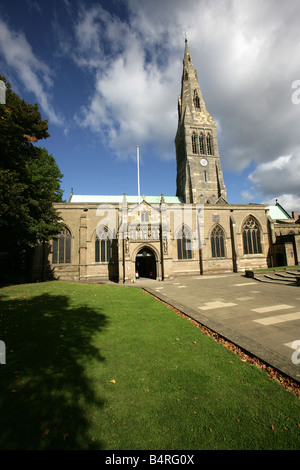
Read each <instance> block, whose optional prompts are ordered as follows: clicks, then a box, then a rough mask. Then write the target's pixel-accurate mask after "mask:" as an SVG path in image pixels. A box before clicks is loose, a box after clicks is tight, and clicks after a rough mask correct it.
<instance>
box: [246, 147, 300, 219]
mask: <svg viewBox="0 0 300 470" xmlns="http://www.w3.org/2000/svg"><path fill="white" fill-rule="evenodd" d="M299 175H300V152H298V153H295V154H292V155H285V156H280V157H278V158H276V159H275V160H273V161H270V162H267V163H260V164H259V165H257V168H256V169H255V170H254V171H253V172H252V173H251V174H250V175H249V180H250V181H251V183H252V184H253V186H254V188H255V189H256V190H257V191H258V192H259V193H260V194H261V196H262V197H263V199H264V200H265V201H270V200H272V201H273V203H274V200H275V199H278V200H279V202H280V204H281V205H283V207H285V208H286V209H287V210H289V211H294V210H299V209H300V184H299Z"/></svg>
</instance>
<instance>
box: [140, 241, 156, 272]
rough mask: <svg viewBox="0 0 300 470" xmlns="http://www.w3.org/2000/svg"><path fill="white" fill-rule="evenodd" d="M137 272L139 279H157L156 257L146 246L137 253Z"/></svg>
mask: <svg viewBox="0 0 300 470" xmlns="http://www.w3.org/2000/svg"><path fill="white" fill-rule="evenodd" d="M135 272H136V273H138V274H139V277H145V278H148V279H156V277H157V269H156V257H155V253H154V251H152V250H151V248H148V247H146V246H145V247H144V248H142V249H141V250H140V251H139V252H138V253H137V255H136V258H135Z"/></svg>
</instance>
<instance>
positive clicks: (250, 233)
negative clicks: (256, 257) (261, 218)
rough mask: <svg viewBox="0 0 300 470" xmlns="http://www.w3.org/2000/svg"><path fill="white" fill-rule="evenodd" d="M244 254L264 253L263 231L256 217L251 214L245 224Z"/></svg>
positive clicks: (243, 231)
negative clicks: (262, 245) (262, 246)
mask: <svg viewBox="0 0 300 470" xmlns="http://www.w3.org/2000/svg"><path fill="white" fill-rule="evenodd" d="M242 233H243V244H244V254H245V255H253V254H257V253H262V249H261V233H260V228H259V226H258V223H257V222H256V220H255V219H254V217H252V216H249V217H248V218H247V220H246V221H245V223H244V225H243V230H242Z"/></svg>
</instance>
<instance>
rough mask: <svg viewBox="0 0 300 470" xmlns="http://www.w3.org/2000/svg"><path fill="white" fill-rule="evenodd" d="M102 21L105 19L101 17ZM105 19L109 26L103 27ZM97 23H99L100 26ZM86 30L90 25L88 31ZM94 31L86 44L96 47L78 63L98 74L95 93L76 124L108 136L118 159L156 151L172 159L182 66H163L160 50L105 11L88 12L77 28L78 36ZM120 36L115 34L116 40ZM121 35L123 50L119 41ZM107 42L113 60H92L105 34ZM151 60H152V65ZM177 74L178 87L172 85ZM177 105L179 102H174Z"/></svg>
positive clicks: (106, 57) (79, 114)
mask: <svg viewBox="0 0 300 470" xmlns="http://www.w3.org/2000/svg"><path fill="white" fill-rule="evenodd" d="M101 15H103V17H102V16H101ZM104 19H105V21H103V20H104ZM96 20H97V21H96ZM88 25H91V27H90V26H88ZM86 29H89V30H90V35H89V36H88V39H87V42H86V43H85V42H84V43H83V44H82V45H81V47H83V48H84V49H85V50H86V46H87V44H91V43H93V44H94V45H95V47H94V48H92V49H91V50H90V49H89V48H87V49H88V50H90V51H92V52H91V54H90V55H85V57H84V58H83V59H81V58H80V57H79V58H78V60H77V63H79V64H80V65H81V66H88V67H91V64H92V66H95V68H96V80H95V90H94V92H93V94H92V96H91V99H90V102H89V104H88V106H86V107H85V108H83V109H82V110H81V113H78V114H77V122H80V123H81V125H83V126H87V127H90V128H91V129H93V130H95V131H97V132H100V133H101V134H102V135H103V136H105V138H106V141H107V143H108V145H109V146H110V147H111V148H112V149H113V151H114V153H115V154H116V155H118V156H119V157H127V156H128V155H130V154H132V151H133V150H134V149H135V146H136V145H137V144H139V145H140V146H143V145H144V146H147V148H149V147H150V146H153V145H154V146H157V147H159V148H160V152H161V154H160V156H162V157H164V158H170V157H172V158H173V157H174V148H173V145H174V144H173V140H174V133H175V129H176V123H177V106H176V101H175V100H174V96H175V97H177V90H176V88H178V82H179V80H180V73H181V70H180V65H179V61H177V62H175V64H174V63H172V64H170V63H169V62H168V61H167V60H165V61H164V64H163V66H162V65H161V64H160V63H159V60H157V57H155V55H156V50H155V48H153V47H152V46H151V45H150V43H149V42H148V43H147V44H146V43H145V38H143V37H142V36H141V35H139V34H137V32H136V31H134V30H133V29H131V28H128V26H126V25H124V24H121V23H120V21H119V20H117V19H115V18H113V17H112V16H110V15H107V14H106V13H105V12H103V10H102V9H101V8H97V9H93V10H92V11H91V10H88V11H86V15H84V16H82V17H81V22H80V23H78V24H77V28H76V31H77V36H78V32H79V31H80V35H82V34H83V31H85V30H86ZM114 31H117V34H116V35H115V34H114ZM120 31H121V32H122V34H123V37H122V41H121V46H120V42H119V41H116V37H117V38H119V36H120ZM100 33H101V34H102V35H103V37H104V38H105V40H106V41H108V45H106V47H108V48H109V49H110V50H111V52H112V53H111V54H110V55H109V56H104V55H102V56H101V60H99V59H98V62H96V61H95V60H94V50H98V52H99V51H100V47H103V45H100V36H101V34H100ZM150 59H151V60H150ZM174 71H176V74H177V76H178V81H176V82H175V80H174ZM175 99H176V98H175Z"/></svg>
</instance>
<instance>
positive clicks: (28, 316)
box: [0, 282, 300, 450]
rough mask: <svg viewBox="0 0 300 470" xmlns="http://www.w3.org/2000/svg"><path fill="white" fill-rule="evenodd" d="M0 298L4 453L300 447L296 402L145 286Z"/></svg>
mask: <svg viewBox="0 0 300 470" xmlns="http://www.w3.org/2000/svg"><path fill="white" fill-rule="evenodd" d="M0 296H1V311H0V339H1V340H3V341H5V344H6V353H7V355H6V364H5V365H4V364H2V365H0V378H1V391H0V448H1V449H105V450H111V449H112V450H126V449H130V450H140V449H144V450H147V449H151V450H172V449H174V450H187V449H189V450H191V449H200V450H201V449H207V450H213V449H219V450H220V449H299V447H300V445H299V423H300V414H299V399H298V398H297V397H296V396H295V395H294V394H292V393H291V392H289V391H287V390H285V389H284V388H283V387H282V386H280V384H278V383H277V382H275V381H271V380H270V379H269V378H268V377H267V376H266V375H265V374H264V373H263V372H262V371H261V370H260V369H258V368H257V367H255V366H252V365H250V364H249V363H246V362H243V361H241V359H240V358H239V356H237V355H236V354H234V353H233V352H232V351H228V350H227V349H226V348H224V346H223V345H221V344H218V343H216V342H215V341H214V340H213V338H211V337H208V336H206V335H204V334H203V333H202V332H201V330H200V329H199V328H196V327H195V326H194V325H193V324H192V323H191V322H189V321H187V320H185V319H184V318H182V317H181V316H179V315H177V314H176V313H175V312H174V311H173V310H172V309H170V308H168V307H167V306H166V305H164V304H162V303H161V302H158V301H156V300H155V299H154V298H152V297H151V296H149V295H147V294H146V293H143V292H142V291H140V290H139V289H134V288H130V287H123V286H104V285H102V286H100V285H85V284H76V283H65V282H52V283H51V282H49V283H42V284H34V285H33V284H31V285H23V286H11V287H5V288H2V289H1V290H0Z"/></svg>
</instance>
